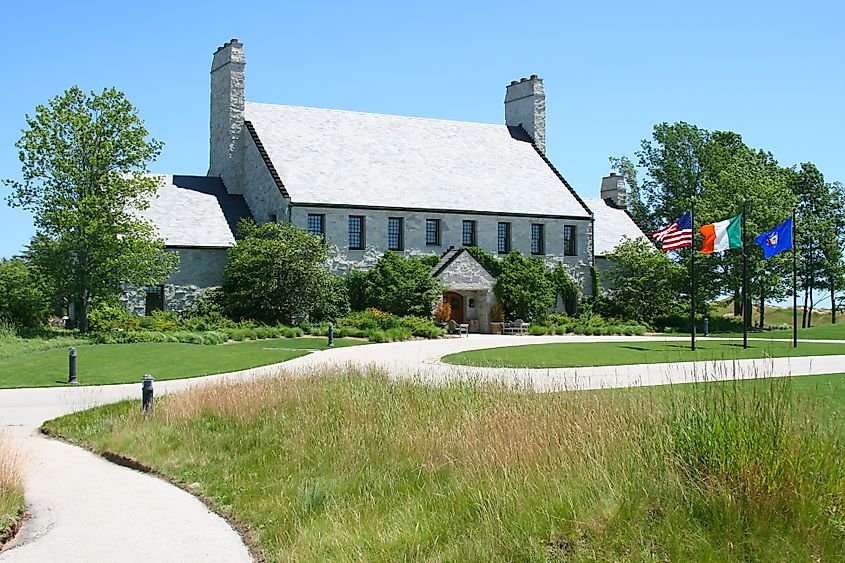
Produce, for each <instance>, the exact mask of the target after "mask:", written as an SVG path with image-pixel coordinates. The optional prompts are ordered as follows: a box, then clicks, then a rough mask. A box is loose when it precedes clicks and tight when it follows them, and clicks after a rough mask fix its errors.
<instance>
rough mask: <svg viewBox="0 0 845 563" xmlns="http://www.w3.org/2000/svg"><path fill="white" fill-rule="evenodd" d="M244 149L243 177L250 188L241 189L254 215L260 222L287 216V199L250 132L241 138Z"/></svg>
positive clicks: (242, 152) (278, 219) (279, 219)
mask: <svg viewBox="0 0 845 563" xmlns="http://www.w3.org/2000/svg"><path fill="white" fill-rule="evenodd" d="M241 143H242V145H243V149H242V150H241V153H240V154H241V155H242V158H243V163H242V164H243V169H242V178H243V181H244V185H245V186H248V189H244V190H241V193H243V195H244V199H245V200H246V204H247V206H249V210H250V212H251V213H252V216H253V217H254V218H255V220H256V221H257V222H258V223H265V222H267V221H271V220H272V219H273V216H275V217H276V220H277V221H281V220H285V219H286V218H287V200H286V199H285V197H284V196H283V195H282V193H281V192H280V191H279V187H278V186H277V185H276V181H275V180H273V176H271V175H270V171H269V170H268V169H267V163H265V162H264V158H263V157H262V156H261V153H259V152H258V147H256V145H255V141H254V140H253V139H252V136H251V135H249V134H246V135H244V137H243V139H242V140H241Z"/></svg>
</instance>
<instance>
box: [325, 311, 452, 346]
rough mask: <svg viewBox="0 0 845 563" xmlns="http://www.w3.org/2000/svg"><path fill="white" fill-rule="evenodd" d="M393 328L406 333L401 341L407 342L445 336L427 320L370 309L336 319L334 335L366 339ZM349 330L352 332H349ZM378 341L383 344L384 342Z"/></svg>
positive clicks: (379, 336)
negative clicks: (412, 339) (377, 332)
mask: <svg viewBox="0 0 845 563" xmlns="http://www.w3.org/2000/svg"><path fill="white" fill-rule="evenodd" d="M394 328H401V329H403V330H404V331H406V332H407V338H403V340H408V339H409V338H411V337H412V336H419V337H422V338H439V337H441V336H443V334H445V331H444V330H443V329H442V328H440V327H438V326H435V324H434V323H433V322H432V321H431V320H429V319H427V318H424V317H415V316H407V317H397V316H395V315H391V314H390V313H387V312H385V311H380V310H379V309H375V308H372V307H371V308H369V309H366V310H364V311H358V312H356V313H350V314H349V315H347V316H345V317H342V318H340V319H338V320H337V329H336V331H335V334H336V335H338V336H341V335H342V336H355V337H366V336H371V335H372V334H373V333H374V331H382V332H386V331H390V330H392V329H394ZM350 330H351V331H352V332H350ZM340 331H342V332H340ZM392 334H393V335H394V336H397V335H399V334H404V333H400V332H394V333H392ZM321 335H323V334H321ZM387 337H388V336H386V335H380V334H379V335H377V336H376V338H387ZM371 339H372V338H371ZM394 340H395V338H394ZM379 341H380V342H383V341H384V340H379ZM374 342H376V341H374Z"/></svg>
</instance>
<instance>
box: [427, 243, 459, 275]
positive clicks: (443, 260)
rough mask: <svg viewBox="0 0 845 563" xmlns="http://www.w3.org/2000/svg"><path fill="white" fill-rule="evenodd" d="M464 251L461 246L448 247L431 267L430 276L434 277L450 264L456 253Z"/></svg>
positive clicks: (456, 255)
mask: <svg viewBox="0 0 845 563" xmlns="http://www.w3.org/2000/svg"><path fill="white" fill-rule="evenodd" d="M464 251H465V249H463V248H454V247H449V250H447V251H446V252H444V253H443V256H441V257H440V261H439V262H438V263H437V265H435V266H434V268H432V269H431V277H433V278H436V277H437V276H439V275H440V274H441V273H443V270H445V269H446V268H447V267H448V266H449V264H451V263H452V261H453V260H454V259H455V258H457V257H458V254H460V253H461V252H464Z"/></svg>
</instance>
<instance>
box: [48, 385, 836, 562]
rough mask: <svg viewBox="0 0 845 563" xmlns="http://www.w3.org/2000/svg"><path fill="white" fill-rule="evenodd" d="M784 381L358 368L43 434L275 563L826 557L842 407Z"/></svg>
mask: <svg viewBox="0 0 845 563" xmlns="http://www.w3.org/2000/svg"><path fill="white" fill-rule="evenodd" d="M804 381H805V382H806V381H810V379H809V378H807V379H805V380H804ZM820 381H825V382H828V383H827V385H828V386H836V388H837V390H836V393H835V394H834V395H835V396H836V397H839V398H840V399H841V393H842V389H841V387H842V385H843V381H845V378H843V377H842V376H838V377H830V376H829V377H828V378H824V379H822V378H817V379H815V382H816V383H817V386H816V387H814V390H813V391H811V392H810V393H809V394H811V395H822V394H827V395H830V393H828V392H827V391H826V390H825V389H826V387H824V386H821V387H820V386H818V382H820ZM792 385H793V383H792V381H791V380H790V379H773V380H766V381H746V382H731V383H727V384H706V385H705V384H699V385H693V386H684V387H675V388H662V389H660V390H653V389H639V390H624V391H613V392H590V393H562V394H535V393H532V392H517V391H514V390H511V389H506V388H502V387H497V386H492V385H473V384H466V383H465V384H461V383H455V384H449V385H445V386H442V387H436V388H434V387H426V386H420V385H416V384H413V383H409V382H391V381H389V380H388V378H387V377H386V376H385V375H384V374H382V373H367V374H361V373H356V372H352V371H347V372H339V373H325V374H322V376H319V377H314V378H308V379H301V378H300V379H293V378H286V377H280V378H274V379H269V380H263V381H260V382H256V383H250V384H248V385H225V386H214V387H206V388H203V389H197V390H192V391H190V392H187V393H184V394H179V395H173V396H169V397H167V398H165V399H163V400H162V401H160V402H159V403H158V405H157V410H156V412H155V414H154V415H152V416H150V417H147V418H144V417H143V416H141V415H140V414H138V413H137V404H135V403H134V402H133V403H122V404H117V405H110V406H106V407H101V408H97V409H94V410H90V411H85V412H81V413H76V414H73V415H70V416H66V417H63V418H60V419H57V420H55V421H51V422H49V423H47V425H46V426H47V427H48V429H49V430H50V431H52V432H55V433H57V434H60V435H62V436H65V437H67V438H69V439H71V440H74V441H76V442H78V443H81V444H85V445H88V446H89V447H92V448H94V449H96V450H99V451H106V450H109V451H113V452H117V453H121V454H123V455H126V456H130V457H132V458H135V459H137V460H139V461H141V462H142V463H145V464H147V465H150V466H152V467H154V468H156V469H157V470H159V471H161V472H163V473H165V474H167V475H169V476H171V477H172V478H173V479H175V480H177V481H178V482H181V483H184V484H191V486H193V487H195V488H196V489H197V490H198V491H199V492H200V493H202V494H203V495H205V496H206V497H208V498H210V499H211V500H212V502H213V503H214V504H216V506H217V507H218V508H220V509H221V510H225V511H228V512H230V513H231V514H232V515H233V516H234V518H235V519H237V520H238V521H240V522H242V523H245V524H247V525H248V526H249V527H250V528H251V529H252V530H253V531H255V532H256V534H257V535H258V537H259V541H260V542H261V545H262V547H263V548H264V550H265V552H266V554H267V555H268V558H269V559H271V560H274V561H322V560H332V561H349V560H367V561H408V560H414V561H416V560H433V561H444V560H448V561H550V560H554V561H556V560H567V561H592V560H614V561H618V560H649V561H651V560H673V561H681V560H687V561H705V560H707V561H740V560H835V559H836V558H837V557H838V555H841V553H843V550H845V455H843V451H842V445H841V434H839V433H838V432H839V431H838V430H837V429H839V428H841V427H842V420H841V418H839V417H838V415H837V414H836V412H837V409H838V410H839V411H841V409H842V406H843V405H842V404H841V401H840V400H839V399H835V400H834V403H832V404H831V403H818V402H816V401H810V402H807V400H806V398H805V397H806V395H805V394H796V393H795V392H794V390H793V387H792ZM805 385H806V383H805ZM820 389H821V390H820ZM820 405H821V406H820Z"/></svg>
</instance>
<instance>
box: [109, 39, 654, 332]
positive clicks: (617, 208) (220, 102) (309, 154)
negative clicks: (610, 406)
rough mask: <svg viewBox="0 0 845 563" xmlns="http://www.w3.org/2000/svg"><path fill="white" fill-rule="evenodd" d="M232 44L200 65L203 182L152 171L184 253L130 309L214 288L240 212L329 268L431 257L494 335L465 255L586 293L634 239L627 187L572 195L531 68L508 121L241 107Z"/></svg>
mask: <svg viewBox="0 0 845 563" xmlns="http://www.w3.org/2000/svg"><path fill="white" fill-rule="evenodd" d="M245 66H246V59H245V56H244V49H243V44H242V43H241V42H239V41H238V40H237V39H232V40H231V41H229V42H227V43H225V44H224V45H223V46H222V47H219V48H218V49H217V50H216V52H215V53H214V57H213V60H212V65H211V118H210V163H209V170H208V175H207V176H179V175H162V176H161V178H162V185H161V187H160V188H159V191H158V193H157V195H156V197H155V198H154V199H153V200H152V201H151V202H150V207H149V209H146V210H144V211H143V212H140V213H141V214H142V215H143V216H144V217H145V218H146V219H148V220H149V221H151V222H152V223H153V224H154V225H155V226H156V228H157V230H158V232H159V234H160V235H161V236H162V237H163V238H164V239H165V241H166V243H167V247H168V249H170V250H172V251H175V252H177V253H178V254H179V256H180V268H179V271H178V272H176V273H174V274H173V275H172V276H171V277H170V278H169V279H168V280H167V281H166V283H164V284H162V285H160V286H154V287H147V288H127V293H126V295H125V297H124V299H125V302H126V304H127V306H128V307H129V308H130V310H132V311H133V312H135V313H136V314H146V313H149V312H150V311H152V310H156V309H163V310H174V311H178V310H181V309H183V308H185V307H188V306H190V305H191V304H192V303H193V302H194V300H195V299H196V298H197V297H198V296H200V295H201V294H202V293H203V292H205V291H206V290H208V289H209V288H212V287H216V286H219V285H220V284H221V283H222V272H223V267H224V265H225V263H226V249H227V248H229V247H231V246H232V245H234V244H235V228H236V225H237V222H238V220H240V219H241V218H245V217H251V218H253V219H254V220H255V221H256V222H258V223H263V222H266V221H277V222H278V221H286V222H289V223H291V224H293V225H295V226H297V227H301V228H303V229H307V230H308V231H310V232H312V233H314V234H318V235H321V236H324V237H325V238H326V240H327V242H328V243H329V245H330V248H331V256H330V259H329V261H328V263H327V264H326V266H327V267H328V268H329V269H331V270H332V271H334V272H335V273H338V274H344V273H346V272H348V271H349V270H350V269H363V268H368V267H371V266H372V265H373V264H375V262H376V261H377V260H378V259H379V258H380V257H381V256H382V254H383V253H384V252H385V251H386V250H392V251H395V252H398V253H400V254H403V255H405V256H424V255H431V254H436V255H438V256H440V257H441V260H440V262H439V263H438V264H437V266H436V267H435V268H434V269H433V271H432V275H434V276H436V277H437V278H438V279H439V280H440V281H441V284H442V285H443V287H444V297H445V298H446V299H448V300H449V302H450V304H451V305H452V311H453V313H452V314H453V318H454V320H456V321H457V322H461V323H467V324H469V325H470V327H471V330H473V331H478V332H489V330H490V327H489V318H488V315H489V312H490V309H491V307H492V305H493V304H494V301H495V297H494V295H493V291H492V288H493V285H494V284H495V279H494V278H493V277H492V276H491V275H490V273H489V272H487V271H486V270H484V268H483V267H482V266H481V265H480V264H479V263H478V262H477V261H476V260H475V259H474V258H472V256H471V255H470V254H469V253H468V252H464V251H463V249H464V248H465V247H467V246H478V247H481V248H483V249H484V250H486V251H488V252H492V253H494V254H498V255H505V254H507V253H509V252H511V251H514V250H518V251H520V252H522V253H523V254H525V255H529V256H537V257H540V258H542V259H543V260H544V261H545V262H546V264H547V265H548V266H549V267H553V266H555V265H556V264H563V265H564V266H565V267H566V268H567V270H568V271H569V273H570V274H571V275H572V277H573V279H575V280H576V282H577V283H578V284H579V285H580V288H581V291H582V293H584V294H585V295H589V294H590V293H591V292H592V287H593V282H594V279H593V277H594V276H595V272H596V270H601V269H602V268H603V267H604V262H605V260H604V256H605V255H606V254H607V253H608V252H610V251H611V250H613V248H615V247H616V245H618V244H619V243H620V242H621V241H622V240H623V239H624V237H628V238H637V237H642V236H643V233H642V231H641V230H640V229H639V228H638V227H637V225H636V224H635V223H634V222H633V220H632V219H631V217H630V216H629V214H628V213H627V211H626V209H625V185H624V182H623V181H622V179H621V177H619V176H616V175H614V174H612V173H611V174H610V175H609V176H607V177H605V178H603V179H602V183H601V197H600V198H597V199H585V198H582V197H580V196H579V195H578V194H577V193H576V192H575V190H574V189H573V188H572V186H570V184H569V183H568V182H567V181H566V179H565V178H564V177H563V175H562V174H561V173H560V172H559V171H558V170H557V169H556V168H555V166H554V165H553V164H552V163H551V162H550V161H549V159H548V158H547V157H546V142H545V141H546V135H545V123H546V111H545V107H546V97H545V92H544V89H543V81H542V79H540V78H539V77H538V76H536V75H531V76H530V78H522V79H521V80H518V81H516V80H515V81H513V82H511V83H510V84H509V85H508V86H507V87H506V89H505V123H504V124H486V123H472V122H461V121H448V120H439V119H427V118H417V117H406V116H396V115H382V114H372V113H361V112H354V111H344V110H336V109H323V108H311V107H296V106H287V105H278V104H265V103H253V102H247V101H246V98H245V84H246V75H245Z"/></svg>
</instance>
